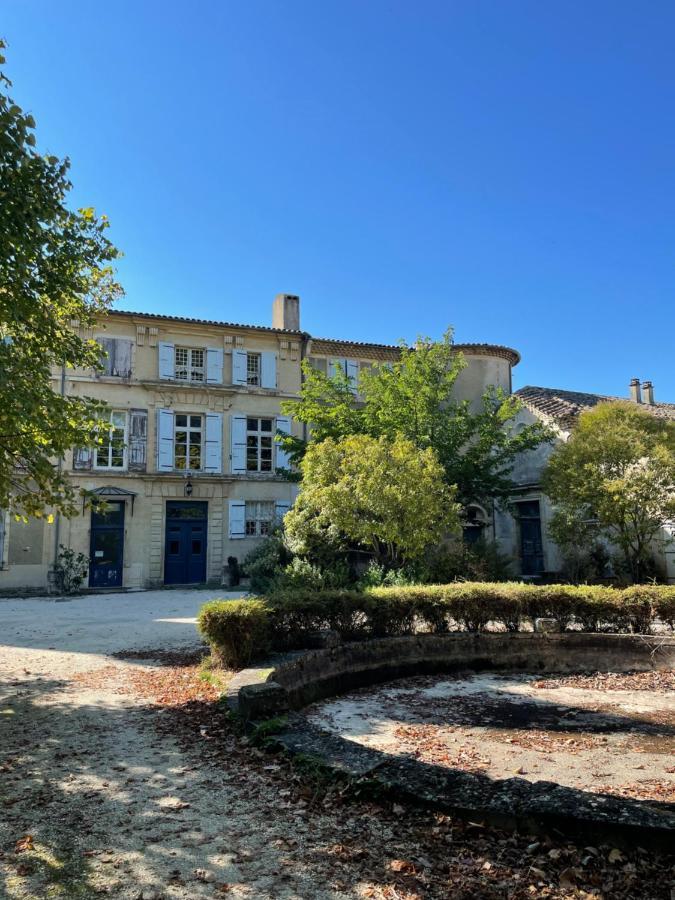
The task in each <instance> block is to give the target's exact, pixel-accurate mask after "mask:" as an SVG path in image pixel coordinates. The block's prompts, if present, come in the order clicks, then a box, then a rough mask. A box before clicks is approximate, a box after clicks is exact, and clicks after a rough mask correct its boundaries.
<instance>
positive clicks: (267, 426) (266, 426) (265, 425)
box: [260, 419, 272, 431]
mask: <svg viewBox="0 0 675 900" xmlns="http://www.w3.org/2000/svg"><path fill="white" fill-rule="evenodd" d="M260 430H261V431H271V430H272V420H271V419H261V420H260Z"/></svg>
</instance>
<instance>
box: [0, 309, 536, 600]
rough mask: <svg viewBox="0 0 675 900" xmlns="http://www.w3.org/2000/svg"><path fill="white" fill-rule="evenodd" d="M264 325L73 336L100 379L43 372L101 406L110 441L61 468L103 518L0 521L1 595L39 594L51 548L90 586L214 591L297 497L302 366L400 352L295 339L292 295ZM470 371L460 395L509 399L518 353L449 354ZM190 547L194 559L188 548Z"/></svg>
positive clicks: (121, 329) (152, 320)
mask: <svg viewBox="0 0 675 900" xmlns="http://www.w3.org/2000/svg"><path fill="white" fill-rule="evenodd" d="M272 321H273V327H263V326H247V325H236V324H231V323H224V322H212V321H204V320H198V319H187V318H180V317H172V316H161V315H150V314H145V313H133V312H121V311H113V312H111V313H110V314H109V316H108V317H107V318H106V321H105V323H102V324H101V327H100V328H94V329H93V330H91V331H90V332H87V333H85V332H84V331H83V330H82V329H80V327H79V324H78V323H77V322H73V327H74V328H75V329H78V330H79V331H80V334H81V335H82V336H83V337H93V338H95V339H97V340H98V341H99V342H100V343H101V344H102V346H103V348H104V349H105V351H106V353H107V358H106V361H105V367H106V370H105V373H98V374H97V373H94V372H93V371H67V372H66V373H65V375H64V377H63V378H62V373H61V372H54V390H57V391H58V390H63V391H65V393H66V394H68V395H71V396H84V395H87V396H92V397H95V398H97V399H100V400H104V401H105V402H106V403H107V404H108V405H109V408H110V416H111V421H110V433H109V438H108V439H107V441H106V442H104V445H103V446H102V447H100V448H97V449H94V450H88V449H81V450H74V451H73V452H72V453H69V454H67V456H66V458H65V459H64V460H62V461H61V465H62V466H63V468H64V470H65V471H66V472H67V473H68V475H69V477H70V478H71V479H72V482H73V484H74V486H76V487H77V488H84V489H85V490H87V491H92V492H94V493H96V494H99V495H100V496H102V497H103V498H105V500H106V505H107V508H108V510H109V512H108V513H107V514H106V515H103V516H101V515H100V514H99V515H97V514H95V513H93V512H92V510H91V509H89V507H87V508H86V509H84V508H83V512H82V515H79V516H76V517H75V518H73V519H70V520H68V519H66V518H64V517H62V516H57V517H56V518H55V521H54V523H52V524H46V523H43V522H42V521H41V520H31V521H30V522H28V523H27V524H23V523H20V522H15V521H14V520H13V519H12V518H11V516H10V515H9V514H8V513H4V514H0V592H2V591H14V590H19V591H20V590H43V589H45V588H47V587H48V586H49V578H50V571H51V570H52V568H53V565H54V561H55V559H56V555H57V552H58V547H59V545H64V546H67V547H71V548H72V549H74V550H75V551H78V552H82V553H84V554H86V555H87V556H89V557H91V560H92V570H91V573H90V578H89V586H90V587H92V588H102V589H119V588H122V589H143V588H148V587H155V586H158V585H163V584H179V583H201V582H211V583H220V582H221V580H222V579H223V572H224V568H225V566H226V565H227V560H228V557H230V556H233V557H236V558H237V559H238V560H239V561H241V560H242V559H243V558H244V557H245V556H246V554H247V553H248V552H249V551H250V550H251V549H252V548H253V547H254V546H255V545H256V543H257V542H258V541H259V540H260V539H261V537H262V536H263V535H264V534H265V532H266V531H267V530H268V528H269V527H270V525H271V523H272V522H273V521H274V519H275V518H278V517H279V516H282V515H283V513H284V512H285V511H286V510H287V509H288V508H289V507H290V505H291V504H292V503H293V500H294V497H295V494H296V492H297V487H296V486H295V485H294V484H293V483H292V482H289V481H288V480H287V479H286V478H285V477H284V475H283V472H282V471H280V470H283V469H285V468H286V467H287V465H288V460H287V459H286V458H285V454H284V453H283V452H282V451H281V448H280V447H279V446H278V445H277V444H276V441H275V440H274V437H275V434H276V432H277V429H279V430H281V431H290V432H291V433H293V434H296V435H297V436H302V435H303V431H302V428H303V426H302V425H300V424H298V423H292V422H291V421H290V420H289V419H288V418H287V417H285V416H284V415H283V414H282V411H281V403H282V401H283V400H286V399H291V398H294V397H297V396H298V393H299V390H300V384H301V378H302V372H301V362H302V360H303V359H304V358H308V359H309V360H310V363H311V364H312V365H314V366H316V367H317V368H320V369H323V370H324V371H327V372H330V371H332V368H333V367H334V366H335V365H338V366H340V367H342V368H343V369H344V371H345V373H346V374H347V375H348V376H349V377H351V378H353V380H354V384H355V385H356V381H357V379H358V374H359V372H360V370H361V369H362V368H364V367H368V366H372V365H377V364H381V363H383V362H387V361H389V360H393V359H396V358H397V356H398V353H399V350H398V348H397V347H392V346H386V345H382V344H359V343H355V342H351V341H343V340H327V339H320V338H312V337H311V336H310V335H308V334H306V333H304V332H302V331H301V330H300V309H299V299H298V298H297V297H294V296H291V295H283V294H282V295H279V296H278V297H277V298H276V299H275V301H274V306H273V317H272ZM458 349H460V350H462V351H463V352H464V353H465V356H466V361H467V367H466V369H465V370H464V371H463V372H462V374H461V376H460V381H459V383H458V391H459V394H460V396H461V397H462V398H465V399H468V400H470V401H471V402H472V403H474V402H477V400H478V398H479V397H480V395H481V394H482V392H483V391H484V390H485V388H486V387H487V386H488V385H489V384H496V385H499V386H501V387H504V388H505V389H507V390H510V384H511V367H512V366H513V365H515V364H516V363H517V362H518V360H519V356H518V354H517V353H516V352H515V351H513V350H510V349H509V348H505V347H492V346H490V345H485V344H476V345H459V346H458ZM193 551H194V552H193Z"/></svg>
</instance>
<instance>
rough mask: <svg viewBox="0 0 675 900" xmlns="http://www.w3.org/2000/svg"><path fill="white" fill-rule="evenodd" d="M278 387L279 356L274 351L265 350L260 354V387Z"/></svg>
mask: <svg viewBox="0 0 675 900" xmlns="http://www.w3.org/2000/svg"><path fill="white" fill-rule="evenodd" d="M276 386H277V355H276V353H274V352H273V351H270V350H265V351H264V352H263V353H261V354H260V387H264V388H273V389H274V388H276Z"/></svg>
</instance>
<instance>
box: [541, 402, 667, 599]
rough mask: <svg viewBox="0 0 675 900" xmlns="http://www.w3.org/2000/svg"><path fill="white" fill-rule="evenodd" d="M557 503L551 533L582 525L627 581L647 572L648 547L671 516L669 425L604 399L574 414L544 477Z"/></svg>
mask: <svg viewBox="0 0 675 900" xmlns="http://www.w3.org/2000/svg"><path fill="white" fill-rule="evenodd" d="M544 489H545V490H546V492H547V494H548V495H549V496H550V497H551V499H552V500H553V502H554V503H555V504H556V506H557V511H556V512H555V514H554V522H553V532H554V533H555V532H556V530H558V531H560V532H561V534H563V535H564V534H567V535H569V533H570V530H574V529H575V528H576V529H577V531H578V534H579V535H580V536H581V538H580V541H583V540H584V537H583V536H584V535H586V536H588V535H589V527H590V528H591V530H592V531H594V532H595V533H596V534H598V535H601V536H604V537H606V538H607V539H608V540H609V541H611V542H612V543H613V544H615V545H616V546H617V547H618V549H619V551H620V553H621V556H622V558H623V561H624V564H625V566H626V568H627V569H628V571H629V572H630V574H631V577H632V579H633V580H634V581H636V582H638V581H640V580H642V579H643V578H644V576H645V574H646V572H647V566H648V561H649V556H650V547H651V544H652V542H653V540H654V538H655V537H656V536H657V534H658V533H659V531H660V530H661V529H662V528H663V527H664V526H666V525H668V524H669V523H670V522H672V521H673V520H675V422H671V421H669V420H667V419H660V418H657V417H655V416H653V415H652V414H651V413H649V412H647V411H645V410H642V409H640V407H638V406H636V405H634V404H630V403H621V402H619V403H603V404H600V405H599V406H597V407H595V408H594V409H592V410H588V411H586V412H584V413H582V414H581V416H580V417H579V421H578V424H577V426H576V428H575V429H574V431H573V432H572V435H571V437H570V438H569V440H568V441H567V442H566V443H563V444H560V445H559V446H558V447H557V448H556V449H555V451H554V452H553V454H552V455H551V458H550V460H549V463H548V466H547V469H546V472H545V474H544Z"/></svg>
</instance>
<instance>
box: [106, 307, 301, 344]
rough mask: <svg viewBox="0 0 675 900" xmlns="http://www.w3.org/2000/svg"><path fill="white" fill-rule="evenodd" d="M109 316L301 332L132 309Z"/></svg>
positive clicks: (281, 331)
mask: <svg viewBox="0 0 675 900" xmlns="http://www.w3.org/2000/svg"><path fill="white" fill-rule="evenodd" d="M107 315H109V316H134V317H136V318H138V319H161V320H162V321H164V322H187V323H188V324H189V325H215V326H217V327H220V328H237V329H239V330H241V331H267V332H272V333H273V334H293V335H297V336H298V337H300V336H301V335H302V332H301V331H291V330H290V329H288V328H270V327H269V326H267V325H240V324H238V323H237V322H218V321H217V320H215V319H193V318H190V317H189V316H166V315H164V314H163V313H146V312H133V311H132V310H130V309H110V310H108V312H107Z"/></svg>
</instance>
